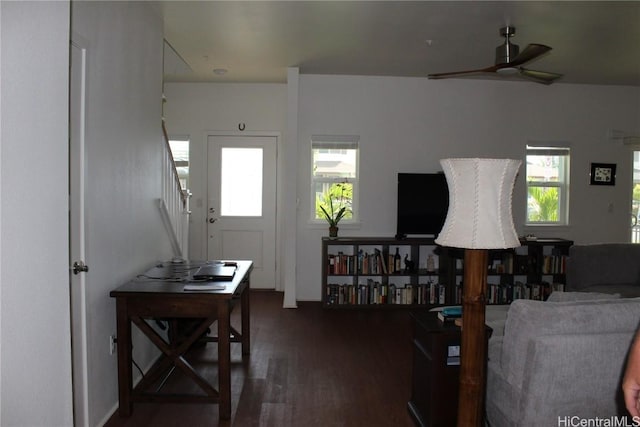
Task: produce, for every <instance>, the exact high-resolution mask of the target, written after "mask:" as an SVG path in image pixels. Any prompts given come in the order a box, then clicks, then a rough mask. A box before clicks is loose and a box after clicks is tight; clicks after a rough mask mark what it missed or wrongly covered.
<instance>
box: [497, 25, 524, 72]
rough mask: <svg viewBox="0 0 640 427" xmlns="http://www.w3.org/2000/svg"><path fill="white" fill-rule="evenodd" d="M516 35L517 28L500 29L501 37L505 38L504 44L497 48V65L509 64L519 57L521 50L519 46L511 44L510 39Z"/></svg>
mask: <svg viewBox="0 0 640 427" xmlns="http://www.w3.org/2000/svg"><path fill="white" fill-rule="evenodd" d="M515 33H516V27H510V26H507V27H502V28H500V35H501V36H502V37H504V38H505V40H504V43H503V44H501V45H500V46H498V47H496V65H500V64H508V63H509V62H511V61H512V60H513V58H515V57H516V56H518V53H520V48H519V47H518V45H517V44H513V43H511V41H510V40H509V37H513V36H514V35H515Z"/></svg>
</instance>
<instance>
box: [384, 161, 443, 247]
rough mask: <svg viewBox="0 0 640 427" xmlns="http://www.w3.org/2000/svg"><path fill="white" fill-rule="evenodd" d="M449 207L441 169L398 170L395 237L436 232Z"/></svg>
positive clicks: (438, 231)
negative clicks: (432, 171) (424, 170)
mask: <svg viewBox="0 0 640 427" xmlns="http://www.w3.org/2000/svg"><path fill="white" fill-rule="evenodd" d="M448 208H449V188H448V187H447V179H446V178H445V175H444V173H398V227H397V233H396V237H397V238H403V237H407V236H408V235H432V236H437V235H438V233H440V230H441V229H442V225H443V224H444V220H445V218H446V217H447V209H448Z"/></svg>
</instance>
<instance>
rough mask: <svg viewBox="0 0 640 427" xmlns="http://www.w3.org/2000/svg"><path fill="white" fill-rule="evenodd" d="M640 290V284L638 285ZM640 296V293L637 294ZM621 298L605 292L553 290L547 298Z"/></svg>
mask: <svg viewBox="0 0 640 427" xmlns="http://www.w3.org/2000/svg"><path fill="white" fill-rule="evenodd" d="M638 291H640V286H639V287H638ZM637 296H640V295H637ZM612 298H620V294H613V293H604V292H586V291H585V292H583V291H581V292H552V293H551V295H549V298H547V302H563V301H591V300H602V299H612Z"/></svg>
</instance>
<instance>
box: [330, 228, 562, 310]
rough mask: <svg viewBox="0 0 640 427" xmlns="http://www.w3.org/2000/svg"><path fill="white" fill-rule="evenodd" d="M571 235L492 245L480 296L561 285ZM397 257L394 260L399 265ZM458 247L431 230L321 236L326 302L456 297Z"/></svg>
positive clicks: (371, 303)
mask: <svg viewBox="0 0 640 427" xmlns="http://www.w3.org/2000/svg"><path fill="white" fill-rule="evenodd" d="M572 244H573V242H572V241H571V240H565V239H537V240H524V239H523V240H521V245H522V246H521V247H520V248H515V249H504V250H492V251H490V253H489V265H488V266H487V303H488V304H508V303H510V302H511V301H513V300H514V299H518V298H528V299H546V297H547V296H548V294H549V293H550V292H551V291H552V290H554V289H557V290H564V284H565V282H566V280H565V265H566V257H567V255H568V252H569V247H570V246H571V245H572ZM398 258H399V265H398ZM463 263H464V250H463V249H458V248H447V247H441V246H438V245H436V243H435V241H434V239H433V238H428V237H425V238H406V239H395V238H386V237H339V238H328V237H323V238H322V303H323V306H324V307H325V308H393V307H428V306H437V305H452V304H460V303H461V295H462V278H463V275H464V266H463Z"/></svg>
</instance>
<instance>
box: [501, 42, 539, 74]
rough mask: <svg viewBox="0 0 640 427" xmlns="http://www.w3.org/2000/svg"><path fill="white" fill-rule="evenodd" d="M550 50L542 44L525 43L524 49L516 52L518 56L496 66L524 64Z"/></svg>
mask: <svg viewBox="0 0 640 427" xmlns="http://www.w3.org/2000/svg"><path fill="white" fill-rule="evenodd" d="M550 50H551V48H550V47H549V46H545V45H543V44H535V43H534V44H530V45H527V47H525V48H524V50H523V51H522V52H520V53H519V54H518V56H516V57H515V58H513V61H511V62H507V63H506V64H500V65H498V67H499V68H505V67H519V66H520V65H524V64H526V63H527V62H530V61H533V60H534V59H536V58H537V57H539V56H540V55H544V54H545V53H547V52H549V51H550Z"/></svg>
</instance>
